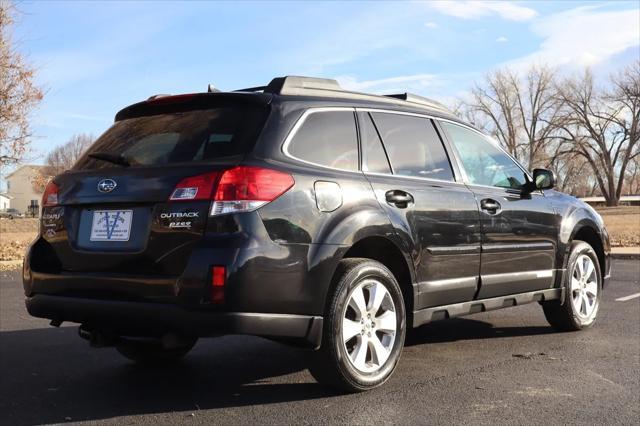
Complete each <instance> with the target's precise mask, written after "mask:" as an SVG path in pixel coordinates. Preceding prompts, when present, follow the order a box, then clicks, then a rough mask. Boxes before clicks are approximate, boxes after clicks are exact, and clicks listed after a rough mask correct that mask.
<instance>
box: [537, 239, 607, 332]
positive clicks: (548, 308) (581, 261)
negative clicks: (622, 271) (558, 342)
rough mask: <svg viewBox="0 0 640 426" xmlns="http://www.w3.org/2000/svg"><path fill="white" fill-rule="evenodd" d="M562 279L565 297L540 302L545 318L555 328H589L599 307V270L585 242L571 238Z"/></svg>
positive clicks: (596, 260) (597, 263)
mask: <svg viewBox="0 0 640 426" xmlns="http://www.w3.org/2000/svg"><path fill="white" fill-rule="evenodd" d="M589 265H591V266H589ZM583 277H585V278H584V280H583ZM564 281H565V282H564V283H563V285H564V289H565V291H564V300H553V301H550V302H545V303H543V304H542V309H543V310H544V315H545V317H546V318H547V321H548V322H549V324H551V326H552V327H553V328H555V329H556V330H558V331H577V330H582V329H584V328H589V327H591V326H592V325H593V324H594V323H595V321H596V317H597V315H598V310H599V308H600V300H601V298H602V273H601V270H600V263H599V261H598V256H597V255H596V252H595V251H594V250H593V248H592V247H591V246H590V245H589V244H588V243H586V242H584V241H574V242H573V243H572V244H571V251H570V253H569V261H568V262H567V272H566V273H565V278H564ZM594 292H595V293H596V294H595V295H594V294H593V293H594Z"/></svg>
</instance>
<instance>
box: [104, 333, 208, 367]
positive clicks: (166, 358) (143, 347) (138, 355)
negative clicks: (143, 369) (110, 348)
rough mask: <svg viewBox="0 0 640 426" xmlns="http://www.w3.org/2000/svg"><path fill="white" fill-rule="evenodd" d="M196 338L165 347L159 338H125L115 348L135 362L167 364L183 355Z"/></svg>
mask: <svg viewBox="0 0 640 426" xmlns="http://www.w3.org/2000/svg"><path fill="white" fill-rule="evenodd" d="M197 341H198V339H191V340H189V341H187V342H185V343H184V344H183V345H180V346H177V347H172V348H166V347H164V346H163V345H162V342H160V341H159V340H126V341H123V342H121V343H118V344H117V345H116V350H117V351H118V352H120V354H121V355H123V356H124V357H125V358H128V359H130V360H131V361H134V362H135V363H137V364H150V365H152V364H168V363H172V362H176V361H177V360H179V359H181V358H182V357H184V356H185V355H186V354H187V353H189V351H190V350H191V349H193V347H194V346H195V344H196V342H197Z"/></svg>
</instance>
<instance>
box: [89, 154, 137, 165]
mask: <svg viewBox="0 0 640 426" xmlns="http://www.w3.org/2000/svg"><path fill="white" fill-rule="evenodd" d="M89 157H91V158H95V159H96V160H102V161H107V162H109V163H113V164H118V165H120V166H124V167H129V166H130V165H131V164H130V163H129V160H127V159H126V158H124V157H123V156H122V154H118V155H115V154H109V153H108V152H92V153H91V154H89Z"/></svg>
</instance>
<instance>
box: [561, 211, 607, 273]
mask: <svg viewBox="0 0 640 426" xmlns="http://www.w3.org/2000/svg"><path fill="white" fill-rule="evenodd" d="M576 240H578V241H584V242H586V243H588V244H589V245H590V246H591V247H592V248H593V250H594V251H595V252H596V256H597V257H598V262H599V263H600V273H601V275H602V278H604V277H605V275H606V263H605V262H606V255H605V248H604V243H603V241H602V238H601V236H600V233H599V232H598V231H597V228H596V227H595V226H594V224H591V223H589V222H588V221H582V222H580V223H578V225H576V227H575V228H574V229H573V232H572V235H571V238H570V240H569V246H568V247H571V243H573V242H574V241H576ZM569 253H570V251H569V250H567V254H566V255H565V261H564V266H565V267H566V266H567V261H568V259H569Z"/></svg>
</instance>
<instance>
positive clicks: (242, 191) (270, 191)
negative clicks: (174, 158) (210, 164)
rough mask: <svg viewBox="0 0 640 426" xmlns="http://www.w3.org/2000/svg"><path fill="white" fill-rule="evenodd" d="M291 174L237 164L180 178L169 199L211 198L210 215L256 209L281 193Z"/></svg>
mask: <svg viewBox="0 0 640 426" xmlns="http://www.w3.org/2000/svg"><path fill="white" fill-rule="evenodd" d="M294 183H295V181H294V180H293V176H291V175H290V174H288V173H284V172H280V171H277V170H272V169H265V168H262V167H253V166H238V167H234V168H232V169H228V170H225V171H223V172H213V173H207V174H203V175H198V176H193V177H189V178H186V179H183V180H182V181H181V182H180V183H179V184H178V185H177V186H176V188H175V189H174V190H173V193H172V194H171V198H170V200H171V201H181V200H204V199H211V200H212V201H213V204H212V206H211V212H210V214H211V215H212V216H214V215H219V214H226V213H239V212H247V211H252V210H255V209H257V208H259V207H261V206H263V205H265V204H267V203H268V202H270V201H273V200H275V199H276V198H278V197H279V196H280V195H282V194H284V193H285V192H286V191H287V190H289V188H291V187H292V186H293V185H294Z"/></svg>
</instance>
